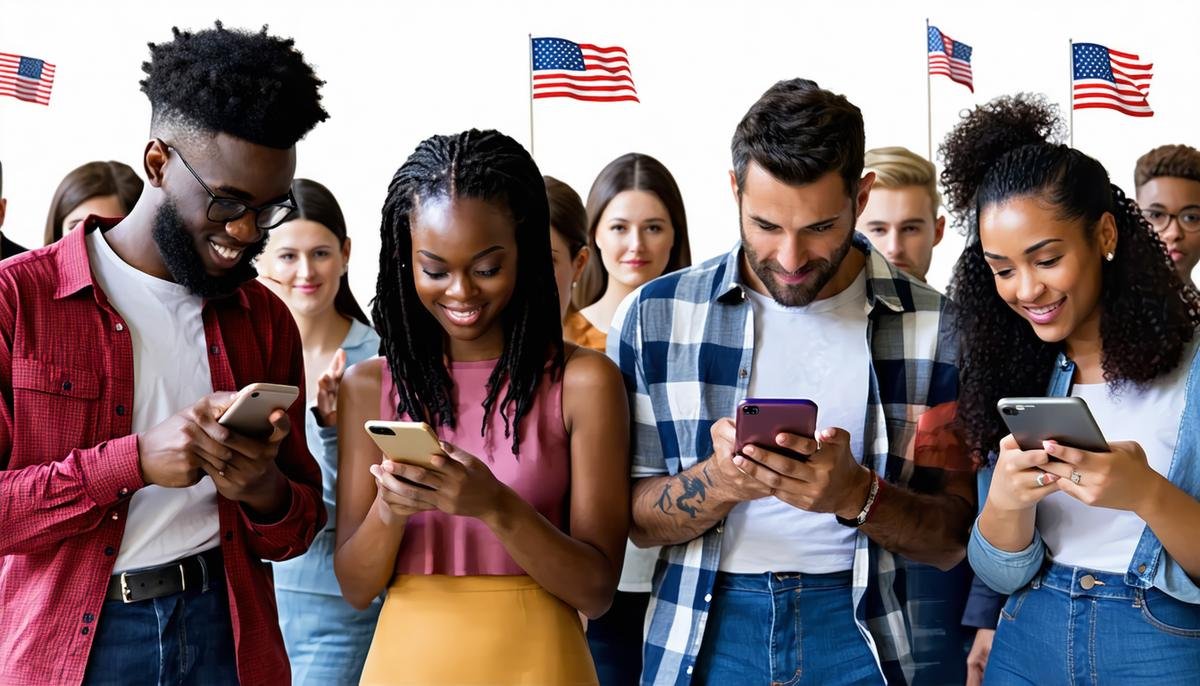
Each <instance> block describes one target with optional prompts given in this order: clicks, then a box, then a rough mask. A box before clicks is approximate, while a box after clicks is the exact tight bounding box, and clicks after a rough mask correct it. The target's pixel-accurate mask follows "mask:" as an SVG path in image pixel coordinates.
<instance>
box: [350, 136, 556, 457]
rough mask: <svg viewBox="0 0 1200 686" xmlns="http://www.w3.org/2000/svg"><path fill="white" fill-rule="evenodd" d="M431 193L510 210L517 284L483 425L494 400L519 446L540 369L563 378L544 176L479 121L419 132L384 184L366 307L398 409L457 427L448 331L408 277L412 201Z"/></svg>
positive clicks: (522, 152)
mask: <svg viewBox="0 0 1200 686" xmlns="http://www.w3.org/2000/svg"><path fill="white" fill-rule="evenodd" d="M434 198H443V199H448V200H454V199H457V198H473V199H478V200H484V201H487V202H490V203H495V204H497V205H498V206H502V207H503V208H505V209H506V210H507V211H508V212H509V214H511V216H512V218H513V222H514V225H515V231H516V243H517V279H516V286H515V287H514V290H513V294H512V297H511V299H510V300H509V302H508V304H507V306H505V308H504V311H503V313H502V314H501V322H502V325H503V327H504V350H503V352H501V354H500V359H499V361H497V363H496V367H495V369H494V370H493V371H492V374H491V376H490V377H489V378H488V382H487V396H486V398H485V399H484V402H483V408H484V420H483V426H481V427H480V433H481V435H486V432H487V430H488V425H489V423H490V421H489V418H490V417H491V414H492V410H493V408H494V407H495V406H496V402H497V400H499V402H500V415H501V416H502V417H503V420H504V435H505V437H508V436H511V437H512V445H513V452H514V453H516V452H517V449H518V445H519V444H520V440H521V430H520V422H521V419H522V418H523V417H524V416H525V415H526V414H528V412H529V410H530V409H531V407H532V404H533V400H534V397H535V394H536V392H537V388H538V384H539V383H541V380H542V377H543V376H544V375H546V374H549V375H550V376H551V378H553V379H558V378H561V375H562V370H563V366H564V353H563V336H562V324H561V322H560V321H559V309H558V308H559V305H558V295H557V290H556V286H555V281H554V266H553V263H552V261H551V257H550V229H549V227H550V211H549V207H548V204H547V201H546V186H545V184H544V182H543V181H542V174H541V172H540V171H539V170H538V167H537V164H535V163H534V161H533V158H532V157H530V156H529V153H528V152H526V151H525V149H524V148H523V147H521V144H520V143H517V142H516V141H515V140H513V139H512V138H509V137H508V136H506V135H504V134H502V133H500V132H498V131H490V130H489V131H478V130H476V129H471V130H470V131H464V132H462V133H459V134H456V135H452V136H433V137H431V138H428V139H426V140H424V141H422V142H421V144H420V145H418V146H417V149H416V150H415V151H414V152H413V154H412V155H411V156H409V158H408V159H407V160H406V161H405V162H404V164H403V166H401V167H400V169H399V170H397V171H396V174H395V176H393V177H392V181H391V183H390V184H389V185H388V194H387V200H386V201H385V202H384V205H383V221H382V224H381V226H380V234H381V239H382V245H381V249H380V252H379V280H378V282H377V283H376V287H375V299H374V301H373V302H372V311H371V314H372V318H373V319H374V321H375V326H376V328H377V329H378V331H379V335H380V336H381V337H382V342H381V343H380V350H381V352H382V353H383V355H384V357H386V358H387V363H388V369H389V371H390V372H391V374H392V378H393V379H394V380H395V386H396V390H397V392H398V395H399V405H398V407H397V411H398V412H399V413H400V414H405V413H407V414H408V415H409V416H410V417H412V418H413V419H415V420H419V421H425V422H428V423H430V424H432V425H434V426H438V425H448V426H451V427H454V426H455V421H456V417H455V411H454V396H453V390H454V382H453V380H452V379H451V378H450V372H449V370H448V369H447V366H446V359H445V356H446V350H445V338H446V334H445V331H444V330H443V329H442V327H441V326H440V325H439V324H438V322H437V320H436V319H434V317H433V315H432V314H430V313H429V311H428V310H426V309H425V307H424V306H423V305H422V304H421V302H420V300H419V299H418V297H417V291H416V286H415V284H414V277H413V256H412V234H411V230H412V213H413V209H414V207H415V206H416V204H417V202H418V200H419V201H421V202H428V201H429V200H431V199H434ZM505 388H507V390H505V392H504V397H503V399H500V393H501V390H503V389H505Z"/></svg>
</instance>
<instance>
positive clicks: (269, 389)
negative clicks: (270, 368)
mask: <svg viewBox="0 0 1200 686" xmlns="http://www.w3.org/2000/svg"><path fill="white" fill-rule="evenodd" d="M299 396H300V389H299V388H297V387H295V386H283V385H279V384H270V383H252V384H250V385H249V386H246V387H245V388H243V389H242V390H240V391H238V394H237V398H236V399H235V400H234V401H233V404H232V405H230V406H229V409H227V410H225V412H224V413H222V414H221V417H220V419H218V420H217V423H218V424H220V425H221V426H224V427H227V428H229V429H232V430H233V431H235V432H237V433H239V434H242V435H243V436H250V437H252V438H258V439H265V438H267V437H268V436H270V435H271V433H272V431H274V427H273V426H272V425H271V414H272V413H273V412H275V410H285V411H286V410H287V409H288V408H289V407H291V406H292V403H294V402H296V398H297V397H299Z"/></svg>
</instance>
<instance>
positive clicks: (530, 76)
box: [525, 33, 537, 159]
mask: <svg viewBox="0 0 1200 686" xmlns="http://www.w3.org/2000/svg"><path fill="white" fill-rule="evenodd" d="M525 35H526V37H527V38H528V40H529V42H528V45H529V156H530V157H532V158H534V159H537V156H536V155H534V153H533V34H532V33H528V34H525Z"/></svg>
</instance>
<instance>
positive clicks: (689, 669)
mask: <svg viewBox="0 0 1200 686" xmlns="http://www.w3.org/2000/svg"><path fill="white" fill-rule="evenodd" d="M84 631H87V629H84ZM687 673H688V675H689V676H690V675H691V673H692V666H691V665H688V668H687Z"/></svg>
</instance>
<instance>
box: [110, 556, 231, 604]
mask: <svg viewBox="0 0 1200 686" xmlns="http://www.w3.org/2000/svg"><path fill="white" fill-rule="evenodd" d="M224 579H225V562H224V558H223V557H222V556H221V548H220V547H217V548H213V549H212V550H206V551H204V552H202V553H197V554H195V555H192V556H191V557H185V558H183V559H181V560H176V561H174V562H171V563H169V564H165V565H161V566H158V567H150V568H149V569H137V570H133V571H128V572H122V573H120V574H114V575H112V578H110V579H109V581H108V592H107V593H106V594H105V598H106V599H107V600H123V601H125V602H127V603H136V602H138V601H139V600H150V599H151V598H161V597H163V596H167V595H171V594H173V593H180V592H182V591H188V590H195V591H199V590H202V589H205V588H208V587H211V586H212V585H213V584H214V583H223V581H224Z"/></svg>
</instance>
